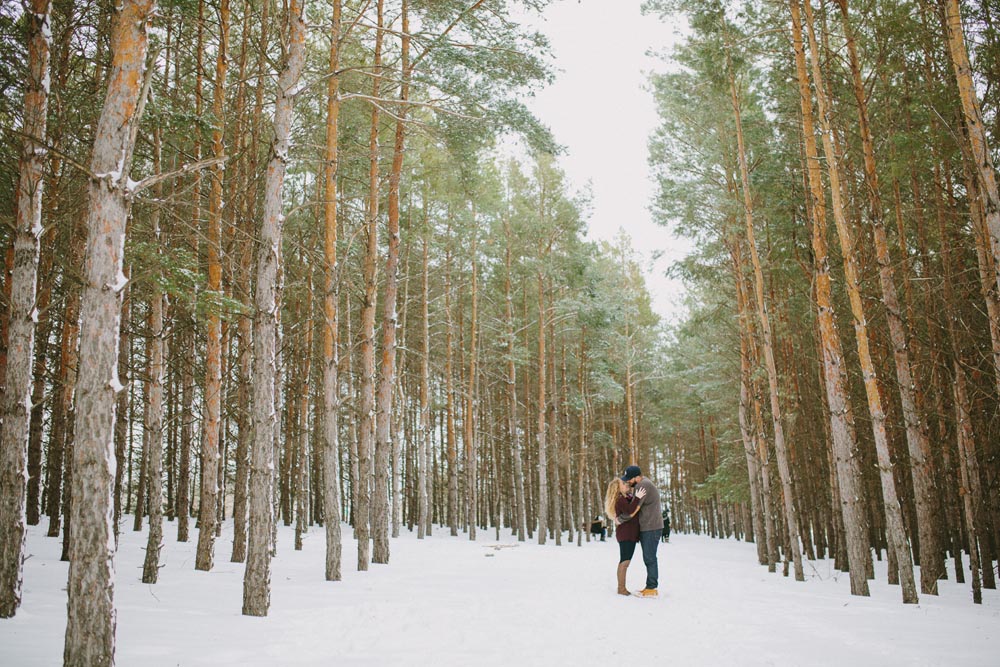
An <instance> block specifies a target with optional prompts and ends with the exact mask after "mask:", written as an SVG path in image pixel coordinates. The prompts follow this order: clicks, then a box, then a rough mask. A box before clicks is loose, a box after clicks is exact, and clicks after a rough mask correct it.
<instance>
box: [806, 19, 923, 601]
mask: <svg viewBox="0 0 1000 667" xmlns="http://www.w3.org/2000/svg"><path fill="white" fill-rule="evenodd" d="M805 15H806V28H807V32H808V35H809V45H810V48H809V52H810V56H811V61H812V70H813V82H814V83H815V90H816V102H817V106H818V111H819V119H820V125H821V127H822V137H823V150H824V154H825V156H826V164H827V173H828V174H829V176H830V194H831V204H832V206H833V219H834V222H835V225H836V227H837V236H838V238H839V239H840V247H841V256H842V258H843V262H844V275H845V283H846V286H847V294H848V297H849V300H850V305H851V315H852V316H853V318H854V335H855V339H856V342H857V348H858V359H859V360H860V363H861V371H862V375H863V377H864V385H865V395H866V397H867V398H868V412H869V414H870V415H871V423H872V435H873V437H874V440H875V452H876V455H877V457H878V470H879V480H880V482H881V484H882V497H883V501H884V507H885V521H886V532H887V535H886V537H887V539H888V548H890V549H892V551H893V556H894V557H895V561H896V567H897V568H898V571H899V580H900V584H901V590H902V594H903V602H905V603H909V604H916V602H917V589H916V585H915V583H914V581H913V562H912V559H911V557H910V546H909V544H908V543H907V541H906V534H905V532H904V530H903V515H902V510H901V508H900V505H899V497H898V494H897V493H896V482H895V479H894V477H893V473H892V459H891V457H890V454H889V440H888V435H887V433H886V427H885V409H884V408H883V406H882V396H881V393H880V391H879V387H878V378H877V375H876V371H875V364H874V361H873V359H872V355H871V350H870V347H869V342H868V324H867V322H868V320H867V318H866V317H865V310H864V304H863V303H862V301H861V278H860V275H859V271H858V266H857V259H856V257H855V255H854V253H855V241H854V233H853V232H852V230H851V228H850V227H849V226H848V222H847V218H846V216H845V214H844V203H843V200H842V199H841V178H840V165H839V158H838V153H837V151H836V149H835V147H834V136H833V121H832V116H831V110H830V108H829V103H828V101H827V97H826V88H825V83H824V81H823V73H822V69H821V67H820V60H819V46H818V44H817V41H816V32H815V30H814V27H813V15H812V0H805Z"/></svg>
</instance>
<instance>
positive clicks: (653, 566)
mask: <svg viewBox="0 0 1000 667" xmlns="http://www.w3.org/2000/svg"><path fill="white" fill-rule="evenodd" d="M622 481H623V482H625V483H626V484H627V485H629V486H631V487H633V488H634V489H635V490H636V492H635V495H636V497H637V498H641V499H642V503H641V504H640V505H639V516H638V519H639V544H641V545H642V562H643V563H645V564H646V587H645V588H644V589H642V590H641V591H639V593H638V595H639V597H644V598H655V597H656V596H657V595H659V593H657V591H656V587H657V585H658V584H659V581H658V580H659V567H658V564H657V562H656V547H657V545H659V543H660V538H661V537H662V536H663V515H662V514H661V512H662V511H663V508H662V507H660V492H659V491H658V490H657V489H656V485H655V484H653V483H652V482H651V481H649V479H647V478H645V477H643V476H642V470H640V469H639V466H629V467H627V468H625V472H624V473H623V474H622ZM643 490H644V491H645V493H643V494H642V495H639V494H640V492H642V491H643Z"/></svg>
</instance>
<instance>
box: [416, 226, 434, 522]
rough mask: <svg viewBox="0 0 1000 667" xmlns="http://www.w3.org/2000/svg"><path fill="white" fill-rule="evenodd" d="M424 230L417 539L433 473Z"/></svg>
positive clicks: (425, 519) (428, 518)
mask: <svg viewBox="0 0 1000 667" xmlns="http://www.w3.org/2000/svg"><path fill="white" fill-rule="evenodd" d="M424 213H425V215H424V217H425V220H424V224H425V227H426V225H427V220H426V209H425V211H424ZM429 233H430V232H429V231H425V232H424V234H425V237H424V239H423V244H422V245H423V248H422V253H421V254H422V266H423V268H422V270H421V276H422V279H421V290H420V291H421V295H420V308H421V355H420V425H419V427H418V429H417V434H418V435H417V439H418V441H419V442H418V443H417V517H418V518H417V539H419V540H422V539H424V535H425V533H426V532H427V527H428V526H429V525H430V521H431V509H432V508H430V507H429V506H428V505H429V499H428V486H429V484H430V479H431V477H432V476H433V475H432V474H431V473H432V471H431V470H429V467H430V458H431V456H430V455H431V446H432V444H431V443H432V440H431V439H432V435H433V434H432V433H431V430H432V427H431V404H430V356H431V326H430V315H429V312H428V303H429V302H430V289H429V285H428V282H429V280H428V279H429V276H430V268H429V264H430V262H429V252H428V245H429V244H428V242H427V238H426V235H429Z"/></svg>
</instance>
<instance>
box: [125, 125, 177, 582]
mask: <svg viewBox="0 0 1000 667" xmlns="http://www.w3.org/2000/svg"><path fill="white" fill-rule="evenodd" d="M160 152H161V132H160V129H159V128H157V129H156V130H155V131H154V135H153V168H154V171H155V173H157V174H159V173H160ZM162 197H163V188H162V187H161V186H157V188H156V198H157V200H160V199H162ZM152 226H153V239H154V240H155V242H156V252H157V254H158V255H159V254H160V248H161V247H162V245H161V242H160V241H161V236H160V209H159V207H156V208H154V209H153V213H152ZM164 299H165V297H164V294H163V291H162V289H161V288H160V286H159V283H158V282H157V281H156V280H154V281H153V295H152V299H151V301H150V306H149V335H150V342H149V350H150V354H149V380H148V384H149V401H148V404H147V411H146V417H147V421H146V423H145V425H144V426H145V428H144V430H145V431H146V432H147V433H148V438H147V446H148V454H147V461H146V474H147V477H148V480H147V486H148V488H149V534H148V536H147V541H146V558H145V561H144V563H143V568H142V583H144V584H155V583H156V580H157V576H158V574H159V569H160V567H159V564H160V548H161V546H162V543H163V484H162V477H163V470H162V467H163V465H162V460H163V377H164V373H165V369H166V364H165V359H166V350H165V346H166V339H165V337H164V335H163V320H164V315H163V311H164ZM120 367H121V364H119V368H120ZM123 393H124V392H123ZM119 407H120V406H119Z"/></svg>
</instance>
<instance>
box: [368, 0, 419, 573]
mask: <svg viewBox="0 0 1000 667" xmlns="http://www.w3.org/2000/svg"><path fill="white" fill-rule="evenodd" d="M407 9H408V6H407V2H406V0H403V3H402V19H401V20H402V35H401V38H400V39H401V45H400V58H401V65H400V66H401V68H402V77H403V80H402V83H401V88H400V93H399V100H400V103H401V104H400V105H399V108H398V110H397V112H396V113H397V116H396V135H395V143H394V145H393V153H392V166H391V168H390V170H389V211H388V217H387V220H386V234H387V235H388V237H389V238H388V249H387V252H386V257H385V294H384V299H383V301H382V366H381V368H380V372H379V380H378V389H377V394H376V402H377V403H376V406H375V410H376V412H375V415H376V416H375V488H374V490H373V491H372V538H373V540H372V541H373V545H372V562H374V563H388V562H389V514H390V506H389V477H388V475H389V456H390V453H391V451H392V447H393V444H392V437H391V436H392V421H393V414H392V413H393V400H392V398H393V389H394V388H395V386H396V330H397V327H398V325H399V317H398V315H397V304H396V301H397V300H398V294H399V183H400V179H401V176H402V172H403V153H404V150H405V144H406V111H407V109H406V101H407V98H408V97H409V94H410V83H409V76H410V72H409V56H410V34H409V25H410V23H409V16H408V14H407ZM375 81H376V84H375V85H376V86H378V85H379V84H380V81H379V79H378V78H376V80H375ZM374 97H378V89H377V88H376V91H375V94H374ZM374 108H375V107H374V105H373V109H374ZM377 119H378V115H377V110H376V111H373V119H372V122H373V132H377ZM375 188H376V189H375V190H374V191H373V192H372V195H371V196H372V199H373V200H377V198H378V186H377V182H376V183H375ZM377 210H378V209H377V205H376V208H375V211H377Z"/></svg>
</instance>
